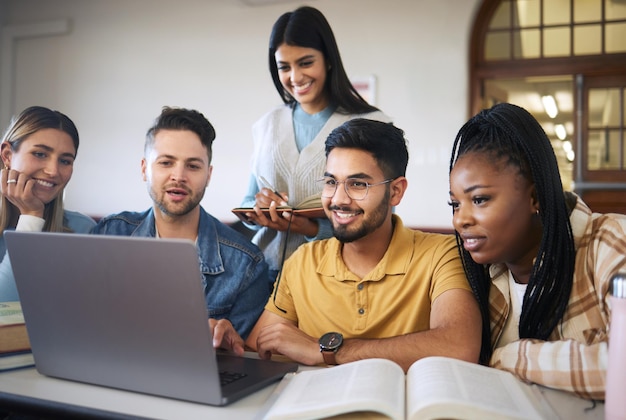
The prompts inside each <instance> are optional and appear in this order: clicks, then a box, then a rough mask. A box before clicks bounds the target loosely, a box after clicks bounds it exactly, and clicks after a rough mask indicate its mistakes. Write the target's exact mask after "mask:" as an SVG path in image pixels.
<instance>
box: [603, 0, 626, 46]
mask: <svg viewBox="0 0 626 420" xmlns="http://www.w3.org/2000/svg"><path fill="white" fill-rule="evenodd" d="M624 4H626V3H624ZM605 27H606V52H607V53H622V52H626V23H607V24H606V26H605Z"/></svg>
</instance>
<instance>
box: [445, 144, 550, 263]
mask: <svg viewBox="0 0 626 420" xmlns="http://www.w3.org/2000/svg"><path fill="white" fill-rule="evenodd" d="M450 202H451V205H452V208H453V212H454V214H453V218H452V222H453V224H454V228H455V230H456V231H457V232H458V233H459V234H460V236H461V238H462V239H463V246H464V247H465V249H466V250H467V251H468V252H469V253H470V254H471V256H472V259H473V260H474V261H475V262H477V263H479V264H494V263H506V264H507V266H509V268H511V267H512V266H519V267H523V268H524V271H526V270H527V269H530V267H532V263H533V259H534V258H535V257H536V255H537V252H538V249H539V243H540V240H541V222H540V220H539V217H538V216H537V210H539V205H538V203H537V200H536V198H535V192H534V185H533V184H532V183H531V182H530V181H528V180H527V179H526V178H524V177H523V176H522V175H521V173H520V171H519V168H517V167H516V166H514V165H511V164H507V163H506V161H505V160H504V159H500V160H495V161H494V159H493V158H491V156H489V155H486V154H481V153H476V152H474V153H471V152H470V153H468V154H466V155H463V156H461V157H460V158H459V159H458V160H457V162H456V164H455V165H454V168H453V169H452V171H451V172H450Z"/></svg>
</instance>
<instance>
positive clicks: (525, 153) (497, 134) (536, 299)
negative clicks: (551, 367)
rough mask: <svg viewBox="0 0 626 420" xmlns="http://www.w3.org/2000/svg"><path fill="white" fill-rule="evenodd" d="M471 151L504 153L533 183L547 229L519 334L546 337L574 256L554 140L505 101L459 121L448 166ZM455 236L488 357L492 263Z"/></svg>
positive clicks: (559, 312)
mask: <svg viewBox="0 0 626 420" xmlns="http://www.w3.org/2000/svg"><path fill="white" fill-rule="evenodd" d="M469 152H478V153H485V154H487V155H489V156H490V157H492V158H494V159H502V158H505V159H507V160H508V163H509V164H511V165H515V166H517V167H518V168H519V169H520V173H521V174H522V175H523V176H524V177H526V178H527V179H528V180H529V181H530V182H532V183H533V184H534V185H535V190H536V193H537V200H538V202H539V208H540V217H541V223H542V232H543V233H542V237H541V243H540V245H539V252H538V254H537V258H536V259H535V263H534V265H533V269H532V272H531V275H530V280H529V282H528V287H527V289H526V293H525V295H524V302H523V305H522V314H521V316H520V322H519V336H520V338H536V339H540V340H546V339H548V337H549V336H550V334H551V333H552V331H553V330H554V328H555V327H556V326H557V324H558V323H559V321H560V320H561V318H562V316H563V313H564V312H565V309H566V307H567V302H568V300H569V296H570V292H571V289H572V279H573V274H574V263H575V257H576V255H575V254H576V251H575V248H574V236H573V234H572V227H571V224H570V221H569V211H568V209H567V206H566V202H565V196H564V193H563V185H562V183H561V176H560V174H559V168H558V164H557V161H556V156H555V154H554V150H553V149H552V145H551V144H550V140H549V139H548V137H547V136H546V133H545V132H544V131H543V129H542V128H541V125H539V123H538V122H537V120H535V118H534V117H533V116H532V115H531V114H530V113H528V111H526V110H525V109H523V108H521V107H519V106H516V105H512V104H508V103H502V104H498V105H495V106H494V107H492V108H490V109H487V110H483V111H481V112H480V113H478V114H477V115H476V116H474V117H473V118H471V119H470V120H469V121H468V122H467V123H465V125H463V127H461V129H460V130H459V132H458V134H457V136H456V139H455V140H454V146H453V148H452V157H451V159H450V171H452V168H453V167H454V164H455V163H456V161H457V160H458V158H459V157H461V156H463V155H464V154H466V153H469ZM456 238H457V244H458V247H459V253H460V255H461V259H462V260H463V266H464V268H465V273H466V275H467V279H468V281H469V283H470V286H471V288H472V290H473V292H474V295H475V296H476V299H477V300H478V304H479V306H480V309H481V314H482V323H483V335H482V349H481V355H480V361H481V363H487V362H488V361H489V358H490V357H491V331H490V324H489V289H490V286H491V279H490V276H489V272H488V266H483V265H482V264H477V263H476V262H474V260H472V258H471V256H470V254H469V252H467V251H466V250H465V249H464V248H463V245H462V241H461V238H460V236H459V234H458V232H457V233H456Z"/></svg>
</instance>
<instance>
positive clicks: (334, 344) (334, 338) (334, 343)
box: [319, 332, 343, 350]
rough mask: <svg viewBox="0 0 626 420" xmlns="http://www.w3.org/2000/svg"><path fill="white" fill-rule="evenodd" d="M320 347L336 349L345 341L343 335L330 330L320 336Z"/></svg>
mask: <svg viewBox="0 0 626 420" xmlns="http://www.w3.org/2000/svg"><path fill="white" fill-rule="evenodd" d="M319 342H320V347H321V348H322V349H323V350H335V349H338V348H339V346H341V344H342V343H343V335H341V334H339V333H337V332H329V333H326V334H324V335H323V336H322V337H321V338H320V341H319Z"/></svg>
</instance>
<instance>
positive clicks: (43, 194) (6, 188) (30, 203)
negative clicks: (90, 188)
mask: <svg viewBox="0 0 626 420" xmlns="http://www.w3.org/2000/svg"><path fill="white" fill-rule="evenodd" d="M77 151H78V131H77V130H76V126H75V125H74V123H73V122H72V121H71V120H70V119H69V118H68V117H67V116H65V115H64V114H62V113H60V112H58V111H52V110H50V109H48V108H44V107H40V106H33V107H30V108H27V109H25V110H24V111H22V112H21V113H20V114H19V115H18V116H17V117H15V118H13V120H12V121H11V124H10V125H9V128H8V129H7V131H6V133H5V134H4V137H3V138H2V144H1V146H0V157H1V158H2V170H1V175H0V192H1V193H2V198H1V203H0V206H1V207H0V232H2V233H4V231H5V230H13V229H15V230H21V231H34V232H38V231H46V232H82V233H87V232H89V229H90V228H91V227H92V226H94V225H95V222H94V221H93V220H92V219H91V218H90V217H88V216H85V215H83V214H81V213H77V212H72V211H68V210H64V209H63V190H64V188H65V186H66V185H67V183H68V182H69V180H70V178H71V177H72V171H73V166H74V159H75V158H76V152H77ZM0 256H1V258H2V262H1V263H0V301H11V300H18V299H19V298H18V295H17V290H16V288H15V280H14V278H13V270H12V269H11V263H10V261H9V258H8V254H7V252H6V244H5V241H4V235H2V236H0Z"/></svg>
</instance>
